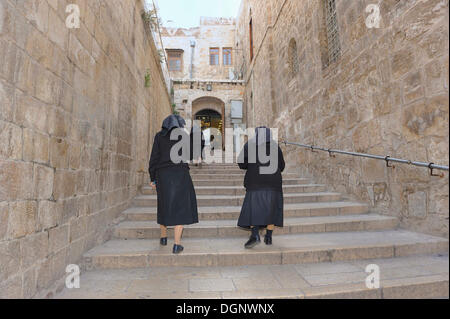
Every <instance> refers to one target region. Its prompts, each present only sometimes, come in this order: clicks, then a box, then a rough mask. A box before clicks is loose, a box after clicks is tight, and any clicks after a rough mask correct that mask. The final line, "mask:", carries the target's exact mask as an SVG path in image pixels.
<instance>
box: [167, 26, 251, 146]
mask: <svg viewBox="0 0 450 319" xmlns="http://www.w3.org/2000/svg"><path fill="white" fill-rule="evenodd" d="M235 34H236V23H235V20H234V19H226V18H207V17H202V18H201V19H200V24H199V27H196V28H190V29H184V28H167V27H163V28H162V32H161V35H162V42H163V50H165V54H166V57H167V64H168V69H169V73H170V78H171V80H172V95H173V96H172V97H173V103H174V104H175V109H176V110H177V111H178V112H179V113H180V115H181V116H183V117H184V118H185V119H190V120H200V121H201V122H202V127H203V129H204V130H207V129H211V128H215V129H217V131H216V132H219V135H220V136H219V137H220V140H221V141H222V145H223V146H224V145H225V140H224V136H225V135H224V134H225V128H232V127H236V126H242V125H245V121H244V120H243V114H242V113H243V110H242V99H243V92H244V84H243V81H242V80H241V78H242V75H240V74H239V72H236V70H235V68H234V59H235V55H236V48H235ZM208 132H211V130H209V131H208ZM206 135H207V137H206V138H207V140H208V139H209V138H210V134H206ZM216 141H217V140H216Z"/></svg>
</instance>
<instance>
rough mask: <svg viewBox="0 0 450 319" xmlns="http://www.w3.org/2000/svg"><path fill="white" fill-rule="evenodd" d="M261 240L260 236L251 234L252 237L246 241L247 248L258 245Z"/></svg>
mask: <svg viewBox="0 0 450 319" xmlns="http://www.w3.org/2000/svg"><path fill="white" fill-rule="evenodd" d="M260 242H261V239H260V238H259V236H257V237H253V236H250V239H249V240H248V241H247V242H246V243H245V245H244V246H245V248H247V249H249V248H253V247H255V246H256V245H258V244H259V243H260Z"/></svg>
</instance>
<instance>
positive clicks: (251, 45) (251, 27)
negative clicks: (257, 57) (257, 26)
mask: <svg viewBox="0 0 450 319" xmlns="http://www.w3.org/2000/svg"><path fill="white" fill-rule="evenodd" d="M249 33H250V62H251V61H253V19H250V24H249Z"/></svg>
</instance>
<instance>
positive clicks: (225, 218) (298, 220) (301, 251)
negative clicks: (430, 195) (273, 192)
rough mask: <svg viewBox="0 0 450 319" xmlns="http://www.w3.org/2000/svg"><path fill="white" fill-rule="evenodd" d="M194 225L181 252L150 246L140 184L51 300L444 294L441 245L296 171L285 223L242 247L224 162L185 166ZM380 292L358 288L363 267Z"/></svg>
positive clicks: (238, 193) (231, 174)
mask: <svg viewBox="0 0 450 319" xmlns="http://www.w3.org/2000/svg"><path fill="white" fill-rule="evenodd" d="M191 176H192V179H193V182H194V186H195V188H196V193H197V201H198V206H199V220H200V222H199V223H198V224H195V225H190V226H187V227H186V228H185V230H184V233H183V245H184V247H185V250H184V252H183V253H182V254H180V255H173V254H172V252H171V250H172V244H173V233H172V229H169V244H168V246H166V247H161V246H160V245H159V240H158V238H159V225H157V224H156V200H157V199H156V193H155V191H153V190H152V189H151V188H149V187H148V186H145V187H143V188H142V190H141V195H139V196H137V197H136V198H135V200H134V205H133V207H132V208H130V209H128V210H126V211H125V212H123V216H124V221H123V222H121V223H120V224H118V225H117V226H116V227H115V229H114V239H112V240H110V241H108V242H106V243H104V244H103V245H101V246H98V247H95V248H93V249H92V250H90V251H88V252H87V253H86V254H85V255H84V260H83V269H84V270H85V271H84V272H83V275H82V277H81V288H80V289H73V290H68V289H65V290H64V291H63V292H62V293H61V294H60V296H59V297H61V298H98V297H100V298H308V297H310V298H321V297H329V298H413V297H418V298H448V240H447V239H444V238H440V237H434V236H429V235H425V234H419V233H414V232H410V231H406V230H401V229H398V228H397V227H398V220H397V219H396V218H394V217H389V216H381V215H376V214H369V210H368V206H367V205H366V204H363V203H357V202H352V201H348V200H343V198H342V196H341V194H339V193H335V192H330V191H327V188H326V186H325V185H320V184H314V183H312V182H311V181H310V180H308V179H305V178H301V177H300V176H298V175H297V174H292V173H284V174H283V182H284V185H283V189H284V200H285V211H284V216H285V227H284V228H281V229H280V228H276V229H275V231H274V238H273V240H274V244H273V245H272V246H266V245H264V243H261V244H260V245H258V246H256V247H255V248H254V249H251V250H246V249H244V247H243V245H244V243H245V241H246V239H247V237H248V236H249V232H248V231H246V230H243V229H240V228H237V227H236V223H237V218H238V216H239V212H240V207H241V205H242V202H243V199H244V196H245V189H244V188H243V186H242V184H243V176H244V172H243V171H241V170H239V169H238V167H237V165H233V164H211V165H203V167H202V168H197V167H192V168H191ZM373 263H375V264H377V265H379V267H380V275H381V283H380V284H381V287H380V288H375V289H368V288H367V287H366V286H365V279H366V277H367V276H368V273H366V272H365V267H366V266H367V265H368V264H373Z"/></svg>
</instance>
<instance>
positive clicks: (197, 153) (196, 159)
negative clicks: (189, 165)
mask: <svg viewBox="0 0 450 319" xmlns="http://www.w3.org/2000/svg"><path fill="white" fill-rule="evenodd" d="M197 134H198V135H200V147H198V146H197V145H195V142H196V139H198V136H197ZM191 146H192V147H191V152H192V161H193V163H194V165H195V166H200V167H201V166H202V161H203V149H204V148H205V136H204V135H203V132H202V129H201V127H200V125H198V123H197V122H196V121H194V124H193V125H192V129H191ZM196 146H197V147H196Z"/></svg>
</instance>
